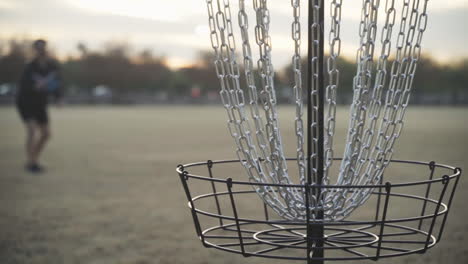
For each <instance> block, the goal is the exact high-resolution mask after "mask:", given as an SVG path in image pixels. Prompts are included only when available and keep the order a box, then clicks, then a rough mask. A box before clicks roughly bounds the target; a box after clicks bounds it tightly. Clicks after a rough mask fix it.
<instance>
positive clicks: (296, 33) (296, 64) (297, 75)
mask: <svg viewBox="0 0 468 264" xmlns="http://www.w3.org/2000/svg"><path fill="white" fill-rule="evenodd" d="M291 6H292V8H293V18H294V21H293V23H292V25H291V37H292V39H293V41H294V55H293V57H292V62H291V63H292V70H293V75H294V86H293V93H294V102H295V104H296V118H295V120H294V128H295V131H296V146H297V147H296V152H297V154H296V158H297V165H298V168H299V177H300V180H301V184H304V183H305V182H306V170H307V164H306V157H305V154H304V122H303V120H302V115H303V112H304V103H303V98H302V97H303V87H302V69H301V23H300V12H301V1H300V0H291Z"/></svg>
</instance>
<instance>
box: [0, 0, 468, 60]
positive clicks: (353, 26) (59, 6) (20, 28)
mask: <svg viewBox="0 0 468 264" xmlns="http://www.w3.org/2000/svg"><path fill="white" fill-rule="evenodd" d="M234 2H236V1H234ZM247 2H251V1H247ZM302 2H303V3H304V4H305V3H306V1H302ZM343 2H344V10H343V27H342V34H343V52H344V54H345V55H347V56H353V54H354V53H355V49H356V44H357V41H358V39H357V25H358V20H359V15H360V13H359V12H360V11H359V9H360V8H359V6H360V3H361V1H360V0H347V1H343ZM382 2H384V0H382ZM429 5H430V6H429V11H430V14H429V27H428V30H427V32H426V35H425V37H424V45H423V51H424V52H425V53H429V54H431V55H432V56H433V57H435V58H439V59H440V60H442V61H445V62H447V61H449V60H452V59H456V58H459V57H462V56H465V57H468V48H467V44H466V43H468V37H467V34H466V27H467V26H468V19H467V16H468V0H431V1H430V4H429ZM269 6H270V9H271V16H272V25H271V31H272V42H273V51H274V53H273V56H274V62H275V64H276V65H277V67H281V66H283V65H284V64H285V63H287V62H289V60H290V57H291V52H292V42H291V40H290V32H289V31H290V24H291V7H290V1H289V0H270V1H269ZM233 12H235V5H234V8H233ZM303 14H305V12H303ZM251 15H253V14H252V13H251ZM234 17H236V16H234ZM304 19H305V18H304ZM251 21H254V20H251ZM303 21H304V23H305V20H303ZM236 23H237V22H236ZM0 28H1V31H0V38H3V39H5V38H9V37H12V36H15V37H21V36H31V37H42V38H46V39H48V40H49V41H50V44H51V46H53V48H54V49H55V50H56V51H57V52H58V54H59V55H65V54H71V53H74V52H76V44H77V43H78V42H83V43H85V44H86V45H88V46H89V47H90V48H92V49H97V48H101V47H103V45H104V43H106V42H108V41H110V40H114V41H126V42H128V43H129V44H131V45H132V46H134V47H135V48H137V49H141V48H149V49H152V50H153V51H154V54H157V55H165V56H166V57H167V58H168V61H169V63H170V64H171V65H172V66H177V65H184V64H188V63H191V62H192V61H193V59H194V58H195V57H196V52H197V51H198V50H200V49H207V48H209V43H210V42H209V37H208V32H207V31H208V29H207V18H206V5H205V0H0ZM304 28H305V27H304ZM236 30H237V29H236ZM305 36H306V35H305V34H304V37H305ZM303 48H305V42H304V45H303Z"/></svg>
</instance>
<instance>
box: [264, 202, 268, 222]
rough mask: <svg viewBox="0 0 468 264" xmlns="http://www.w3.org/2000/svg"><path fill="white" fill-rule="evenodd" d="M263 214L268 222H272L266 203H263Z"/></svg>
mask: <svg viewBox="0 0 468 264" xmlns="http://www.w3.org/2000/svg"><path fill="white" fill-rule="evenodd" d="M263 212H264V214H265V220H266V221H268V220H270V217H269V215H268V207H267V205H266V203H265V202H263Z"/></svg>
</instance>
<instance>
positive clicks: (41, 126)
mask: <svg viewBox="0 0 468 264" xmlns="http://www.w3.org/2000/svg"><path fill="white" fill-rule="evenodd" d="M33 49H34V52H35V58H34V59H33V60H32V61H31V62H30V63H29V64H27V65H26V67H25V69H24V71H23V74H22V76H21V80H20V83H19V90H18V93H17V97H16V106H17V109H18V112H19V115H20V116H21V119H22V120H23V122H24V124H25V127H26V144H25V145H26V158H27V160H26V165H25V169H26V170H27V171H29V172H32V173H39V172H42V171H43V170H44V168H43V167H42V166H41V165H40V164H39V156H40V154H41V152H42V150H43V149H44V146H45V145H46V143H47V141H48V140H49V139H50V127H49V115H48V111H47V105H48V97H49V95H52V96H53V97H55V99H56V101H57V102H58V103H60V99H61V95H62V93H61V90H62V87H61V86H62V85H61V76H60V70H59V64H58V62H57V61H55V60H53V59H52V58H50V57H49V55H48V53H47V42H46V41H45V40H42V39H39V40H36V41H34V43H33Z"/></svg>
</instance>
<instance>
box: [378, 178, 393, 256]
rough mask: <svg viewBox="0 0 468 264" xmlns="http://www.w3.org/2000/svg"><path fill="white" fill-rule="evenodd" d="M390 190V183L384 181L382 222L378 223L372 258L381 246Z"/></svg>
mask: <svg viewBox="0 0 468 264" xmlns="http://www.w3.org/2000/svg"><path fill="white" fill-rule="evenodd" d="M391 190H392V184H391V183H389V182H387V183H385V192H386V194H385V202H384V208H383V212H382V222H381V223H380V232H379V241H378V243H377V252H376V253H375V258H374V260H378V259H379V257H380V250H381V248H382V238H383V234H384V227H385V221H386V220H387V210H388V202H389V200H390V192H391Z"/></svg>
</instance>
